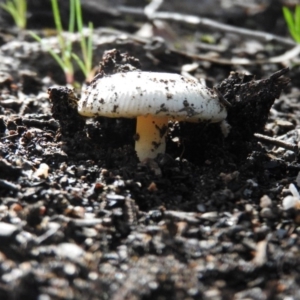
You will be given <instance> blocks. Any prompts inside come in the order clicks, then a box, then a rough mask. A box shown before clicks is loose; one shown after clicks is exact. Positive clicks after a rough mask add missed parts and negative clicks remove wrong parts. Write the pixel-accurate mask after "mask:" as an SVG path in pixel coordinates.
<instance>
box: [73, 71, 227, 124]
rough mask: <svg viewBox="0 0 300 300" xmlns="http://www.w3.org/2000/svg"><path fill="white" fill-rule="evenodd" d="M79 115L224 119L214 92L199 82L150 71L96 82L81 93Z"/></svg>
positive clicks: (120, 75) (105, 78) (217, 120)
mask: <svg viewBox="0 0 300 300" xmlns="http://www.w3.org/2000/svg"><path fill="white" fill-rule="evenodd" d="M78 112H79V113H80V114H81V115H84V116H107V117H110V118H120V117H125V118H136V117H137V116H146V115H154V116H156V117H165V116H167V117H169V118H174V119H180V120H185V121H190V122H198V121H207V120H208V121H210V122H219V121H222V120H224V119H225V118H226V116H227V112H226V109H225V108H224V107H223V106H222V105H221V104H220V102H219V99H218V96H217V95H216V93H214V92H213V91H212V90H210V89H208V88H206V87H204V86H203V85H201V84H200V83H199V82H198V81H196V80H193V79H189V78H185V77H183V76H181V75H178V74H169V73H151V72H128V73H117V74H114V75H111V76H106V77H103V78H101V79H99V80H97V81H96V82H94V83H92V84H91V85H90V86H89V87H88V88H87V90H86V91H84V93H83V95H82V98H81V100H80V101H79V105H78Z"/></svg>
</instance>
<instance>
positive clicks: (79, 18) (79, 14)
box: [74, 0, 87, 61]
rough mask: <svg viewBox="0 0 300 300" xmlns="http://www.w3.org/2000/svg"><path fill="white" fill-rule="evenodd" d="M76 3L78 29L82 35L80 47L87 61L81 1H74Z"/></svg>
mask: <svg viewBox="0 0 300 300" xmlns="http://www.w3.org/2000/svg"><path fill="white" fill-rule="evenodd" d="M74 1H75V3H76V20H77V29H78V32H79V33H80V46H81V51H82V56H83V60H84V61H86V60H87V46H86V41H85V37H84V35H83V21H82V10H81V3H80V0H74Z"/></svg>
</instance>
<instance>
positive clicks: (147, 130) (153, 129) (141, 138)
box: [135, 115, 168, 161]
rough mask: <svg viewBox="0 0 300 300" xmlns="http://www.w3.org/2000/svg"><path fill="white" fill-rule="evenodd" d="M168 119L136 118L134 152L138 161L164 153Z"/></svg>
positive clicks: (149, 116)
mask: <svg viewBox="0 0 300 300" xmlns="http://www.w3.org/2000/svg"><path fill="white" fill-rule="evenodd" d="M167 131H168V117H155V116H152V115H148V116H140V117H137V121H136V142H135V150H136V152H137V156H138V158H139V159H140V161H143V160H145V159H146V158H155V157H156V156H157V154H159V153H165V150H166V134H167Z"/></svg>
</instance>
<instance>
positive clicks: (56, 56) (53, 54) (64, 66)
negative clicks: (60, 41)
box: [30, 32, 70, 73]
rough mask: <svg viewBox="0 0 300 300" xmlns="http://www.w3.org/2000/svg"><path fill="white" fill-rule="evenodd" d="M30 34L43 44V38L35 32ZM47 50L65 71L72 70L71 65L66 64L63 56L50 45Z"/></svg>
mask: <svg viewBox="0 0 300 300" xmlns="http://www.w3.org/2000/svg"><path fill="white" fill-rule="evenodd" d="M30 35H31V36H32V37H33V38H34V39H35V40H37V41H38V42H39V43H40V44H41V45H42V44H43V41H42V39H41V38H40V37H39V36H38V35H37V34H35V33H34V32H30ZM46 49H47V51H48V52H49V53H50V55H51V56H52V57H53V58H54V60H55V61H56V62H57V64H58V65H59V66H60V67H61V69H62V70H63V71H64V73H69V72H70V67H69V66H67V65H66V64H65V62H64V61H63V60H62V59H61V57H60V56H59V55H58V54H57V53H55V52H54V51H53V50H52V49H51V48H50V47H48V46H46Z"/></svg>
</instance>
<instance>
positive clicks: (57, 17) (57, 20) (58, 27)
mask: <svg viewBox="0 0 300 300" xmlns="http://www.w3.org/2000/svg"><path fill="white" fill-rule="evenodd" d="M51 4H52V12H53V17H54V23H55V28H56V30H57V35H58V41H59V45H60V47H61V49H62V50H64V49H65V48H66V47H65V41H64V38H63V36H62V33H63V27H62V24H61V18H60V12H59V7H58V3H57V0H51Z"/></svg>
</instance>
